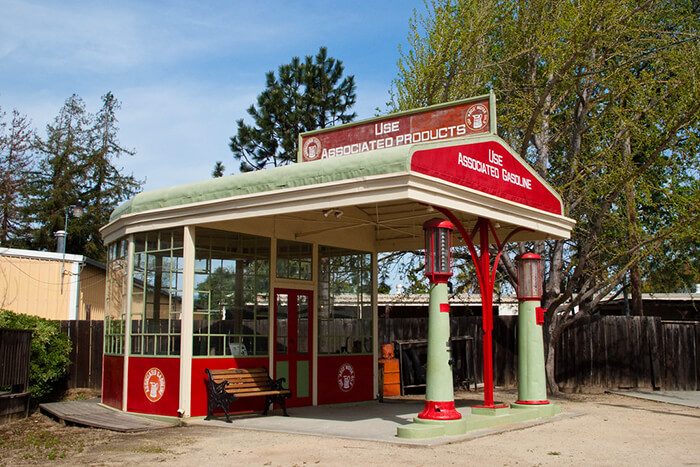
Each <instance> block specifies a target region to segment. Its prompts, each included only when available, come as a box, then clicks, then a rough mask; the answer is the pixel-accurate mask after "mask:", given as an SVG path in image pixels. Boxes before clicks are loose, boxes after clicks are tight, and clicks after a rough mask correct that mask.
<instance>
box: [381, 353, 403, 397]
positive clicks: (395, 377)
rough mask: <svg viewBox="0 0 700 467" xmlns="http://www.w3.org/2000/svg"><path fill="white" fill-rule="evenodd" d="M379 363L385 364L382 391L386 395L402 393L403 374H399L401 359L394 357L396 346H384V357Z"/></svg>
mask: <svg viewBox="0 0 700 467" xmlns="http://www.w3.org/2000/svg"><path fill="white" fill-rule="evenodd" d="M379 363H383V364H384V366H383V368H384V387H383V388H382V393H383V394H384V395H385V396H399V395H401V379H400V378H401V376H400V374H399V359H398V358H394V346H393V345H392V344H386V345H383V346H382V358H380V359H379Z"/></svg>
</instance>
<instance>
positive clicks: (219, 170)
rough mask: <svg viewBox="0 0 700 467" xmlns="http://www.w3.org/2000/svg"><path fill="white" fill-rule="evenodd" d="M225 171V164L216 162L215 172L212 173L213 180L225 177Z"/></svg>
mask: <svg viewBox="0 0 700 467" xmlns="http://www.w3.org/2000/svg"><path fill="white" fill-rule="evenodd" d="M225 170H226V167H224V164H223V162H221V161H216V164H214V170H213V171H212V172H211V176H212V177H213V178H220V177H223V176H224V171H225Z"/></svg>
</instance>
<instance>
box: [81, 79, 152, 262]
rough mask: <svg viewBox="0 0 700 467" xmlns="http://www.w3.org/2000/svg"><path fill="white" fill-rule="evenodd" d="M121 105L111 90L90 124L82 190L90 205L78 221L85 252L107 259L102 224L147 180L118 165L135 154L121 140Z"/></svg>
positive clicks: (96, 257)
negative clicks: (118, 205) (117, 163)
mask: <svg viewBox="0 0 700 467" xmlns="http://www.w3.org/2000/svg"><path fill="white" fill-rule="evenodd" d="M120 108H121V103H120V102H119V101H118V100H117V99H116V98H115V97H114V95H113V94H112V93H111V92H108V93H107V94H105V95H104V96H102V108H101V109H100V110H99V112H97V115H96V116H95V117H94V123H93V125H92V128H90V144H89V146H88V152H87V153H86V155H85V156H86V158H85V160H84V161H83V163H82V167H83V168H82V170H81V172H83V173H82V181H81V182H82V186H81V189H80V191H81V199H82V201H83V202H84V203H85V207H86V209H85V215H84V216H83V218H81V220H80V222H79V224H78V225H79V226H80V227H82V228H81V230H80V231H79V233H80V237H81V244H82V250H83V254H85V255H87V256H89V257H91V258H95V259H103V258H104V254H105V251H104V245H103V244H102V237H101V236H100V232H99V229H100V227H102V226H103V225H105V224H106V223H107V222H109V216H110V215H111V213H112V211H113V210H114V209H115V208H116V207H117V204H119V203H120V202H121V201H124V200H126V199H128V198H130V197H132V196H133V195H135V194H136V193H137V192H138V191H139V190H140V186H141V184H142V183H143V182H142V181H139V180H136V179H135V178H134V177H133V175H122V174H121V171H122V170H123V169H122V168H118V167H116V165H115V163H116V161H117V159H119V158H120V157H124V156H127V157H128V156H133V155H134V154H135V151H133V150H129V149H126V148H124V147H123V146H121V145H120V143H119V139H118V136H117V133H118V131H119V128H117V126H116V125H117V122H118V120H117V116H116V112H117V110H119V109H120Z"/></svg>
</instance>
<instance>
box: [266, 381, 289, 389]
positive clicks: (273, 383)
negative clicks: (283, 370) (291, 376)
mask: <svg viewBox="0 0 700 467" xmlns="http://www.w3.org/2000/svg"><path fill="white" fill-rule="evenodd" d="M285 381H287V379H286V378H279V379H272V378H270V389H272V390H273V391H281V390H283V389H284V387H282V383H284V382H285Z"/></svg>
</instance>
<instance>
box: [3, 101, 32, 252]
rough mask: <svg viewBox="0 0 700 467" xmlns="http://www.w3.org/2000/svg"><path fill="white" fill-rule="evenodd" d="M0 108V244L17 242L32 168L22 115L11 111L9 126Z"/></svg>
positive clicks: (27, 130)
mask: <svg viewBox="0 0 700 467" xmlns="http://www.w3.org/2000/svg"><path fill="white" fill-rule="evenodd" d="M4 117H5V113H4V112H2V110H1V109H0V245H3V246H12V245H13V244H17V243H18V242H20V238H19V237H21V236H22V234H23V232H24V230H26V228H27V225H26V223H25V222H24V220H23V216H22V206H23V205H24V203H25V202H26V197H27V190H26V179H27V176H28V174H29V171H30V170H31V168H32V164H33V157H32V152H31V144H32V138H33V134H34V131H33V130H32V128H31V126H30V121H29V120H28V119H27V117H26V116H24V115H21V114H20V113H19V112H18V111H17V110H13V111H12V119H11V120H10V123H9V127H8V126H7V123H5V121H4Z"/></svg>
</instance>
